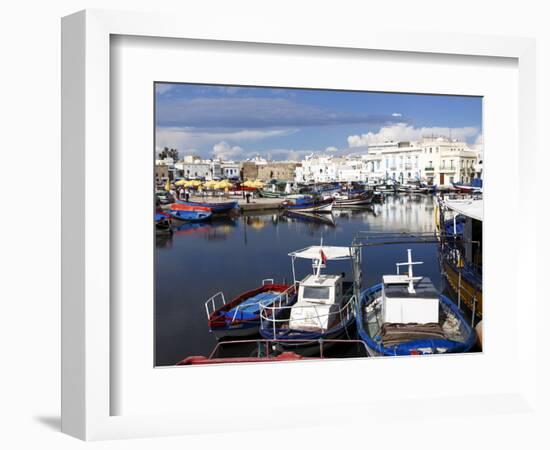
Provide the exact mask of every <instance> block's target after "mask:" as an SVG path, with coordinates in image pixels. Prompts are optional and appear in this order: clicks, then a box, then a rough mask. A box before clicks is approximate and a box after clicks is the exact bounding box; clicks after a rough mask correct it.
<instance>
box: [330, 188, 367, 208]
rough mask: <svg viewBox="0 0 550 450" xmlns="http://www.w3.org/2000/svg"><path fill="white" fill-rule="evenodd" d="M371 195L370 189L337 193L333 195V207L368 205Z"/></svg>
mask: <svg viewBox="0 0 550 450" xmlns="http://www.w3.org/2000/svg"><path fill="white" fill-rule="evenodd" d="M372 197H373V192H372V191H361V192H358V193H348V192H344V193H339V194H337V195H335V196H334V207H335V208H350V207H362V206H368V205H370V204H371V203H372Z"/></svg>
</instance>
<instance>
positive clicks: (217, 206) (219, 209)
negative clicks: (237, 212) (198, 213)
mask: <svg viewBox="0 0 550 450" xmlns="http://www.w3.org/2000/svg"><path fill="white" fill-rule="evenodd" d="M176 202H177V203H179V204H181V205H187V206H199V207H202V208H209V209H210V210H211V211H212V212H213V213H214V214H220V213H226V212H229V211H231V210H232V209H235V208H236V207H237V206H238V203H237V202H236V201H232V202H218V203H209V202H186V201H184V200H176Z"/></svg>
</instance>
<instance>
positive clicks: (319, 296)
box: [260, 243, 359, 355]
mask: <svg viewBox="0 0 550 450" xmlns="http://www.w3.org/2000/svg"><path fill="white" fill-rule="evenodd" d="M289 256H290V257H291V260H292V273H293V274H294V286H295V289H296V292H297V299H295V300H293V302H292V303H291V304H290V303H288V302H286V301H285V299H284V298H278V299H276V301H274V302H270V303H268V302H263V301H262V302H260V320H261V324H260V334H261V335H262V337H264V338H265V339H274V340H277V341H280V345H281V347H282V348H284V349H285V350H292V351H299V352H300V354H302V355H312V354H316V352H317V350H318V349H317V347H316V346H315V345H314V344H312V343H311V341H317V340H319V339H323V340H324V339H338V338H340V337H342V336H347V337H348V338H350V334H351V333H352V328H353V326H354V324H355V299H356V296H355V295H354V288H355V287H356V285H355V283H353V282H347V281H345V280H344V276H345V274H343V273H341V274H323V273H321V269H322V268H324V267H326V262H327V261H344V260H353V261H355V262H357V261H358V257H359V256H358V253H357V250H356V249H354V248H351V247H333V246H323V244H322V243H321V245H317V246H311V247H307V248H305V249H302V250H298V251H295V252H292V253H289ZM296 259H306V260H311V261H313V264H312V266H313V273H312V274H310V275H307V276H306V277H305V278H304V279H302V280H300V281H297V280H296V270H295V265H294V263H295V261H296ZM308 341H309V342H308Z"/></svg>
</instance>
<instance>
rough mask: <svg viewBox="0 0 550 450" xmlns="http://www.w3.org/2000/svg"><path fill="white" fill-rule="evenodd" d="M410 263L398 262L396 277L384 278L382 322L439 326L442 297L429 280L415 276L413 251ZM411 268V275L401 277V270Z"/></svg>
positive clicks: (387, 276)
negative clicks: (403, 267) (440, 297)
mask: <svg viewBox="0 0 550 450" xmlns="http://www.w3.org/2000/svg"><path fill="white" fill-rule="evenodd" d="M407 252H408V261H407V262H405V263H397V274H396V275H384V276H383V277H382V280H383V287H382V319H383V322H384V323H401V324H407V323H417V324H426V323H438V322H439V294H438V292H437V290H436V289H435V286H434V285H433V283H432V282H431V280H430V279H429V278H427V277H415V276H414V275H413V270H412V266H413V265H415V264H422V263H421V262H413V261H412V258H411V250H410V249H409V250H407ZM403 265H406V266H408V273H407V274H406V275H405V274H400V273H399V267H400V266H403Z"/></svg>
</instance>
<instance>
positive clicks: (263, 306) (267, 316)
mask: <svg viewBox="0 0 550 450" xmlns="http://www.w3.org/2000/svg"><path fill="white" fill-rule="evenodd" d="M259 305H260V327H261V328H262V329H272V330H273V336H277V330H280V329H282V328H284V329H290V320H291V314H290V313H291V312H292V310H298V309H304V310H306V309H309V310H313V311H314V313H315V314H314V315H313V316H310V315H309V316H308V319H310V320H313V321H314V322H317V323H318V324H319V328H321V329H322V328H324V327H323V323H324V321H323V319H325V318H327V321H326V323H327V325H328V324H329V323H330V318H331V317H339V319H340V323H342V322H347V321H349V319H350V318H351V317H354V316H355V308H356V297H355V295H352V296H351V297H350V298H349V300H348V301H347V302H346V304H345V305H344V306H342V307H341V308H339V309H338V310H337V311H332V312H328V313H323V312H321V313H319V312H318V307H319V306H322V305H321V304H313V303H310V304H308V305H289V304H288V302H287V303H285V304H282V303H281V302H279V303H277V301H275V302H272V303H267V302H260V304H259ZM285 312H288V314H284V313H285ZM287 316H288V317H287ZM285 325H286V327H285Z"/></svg>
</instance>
